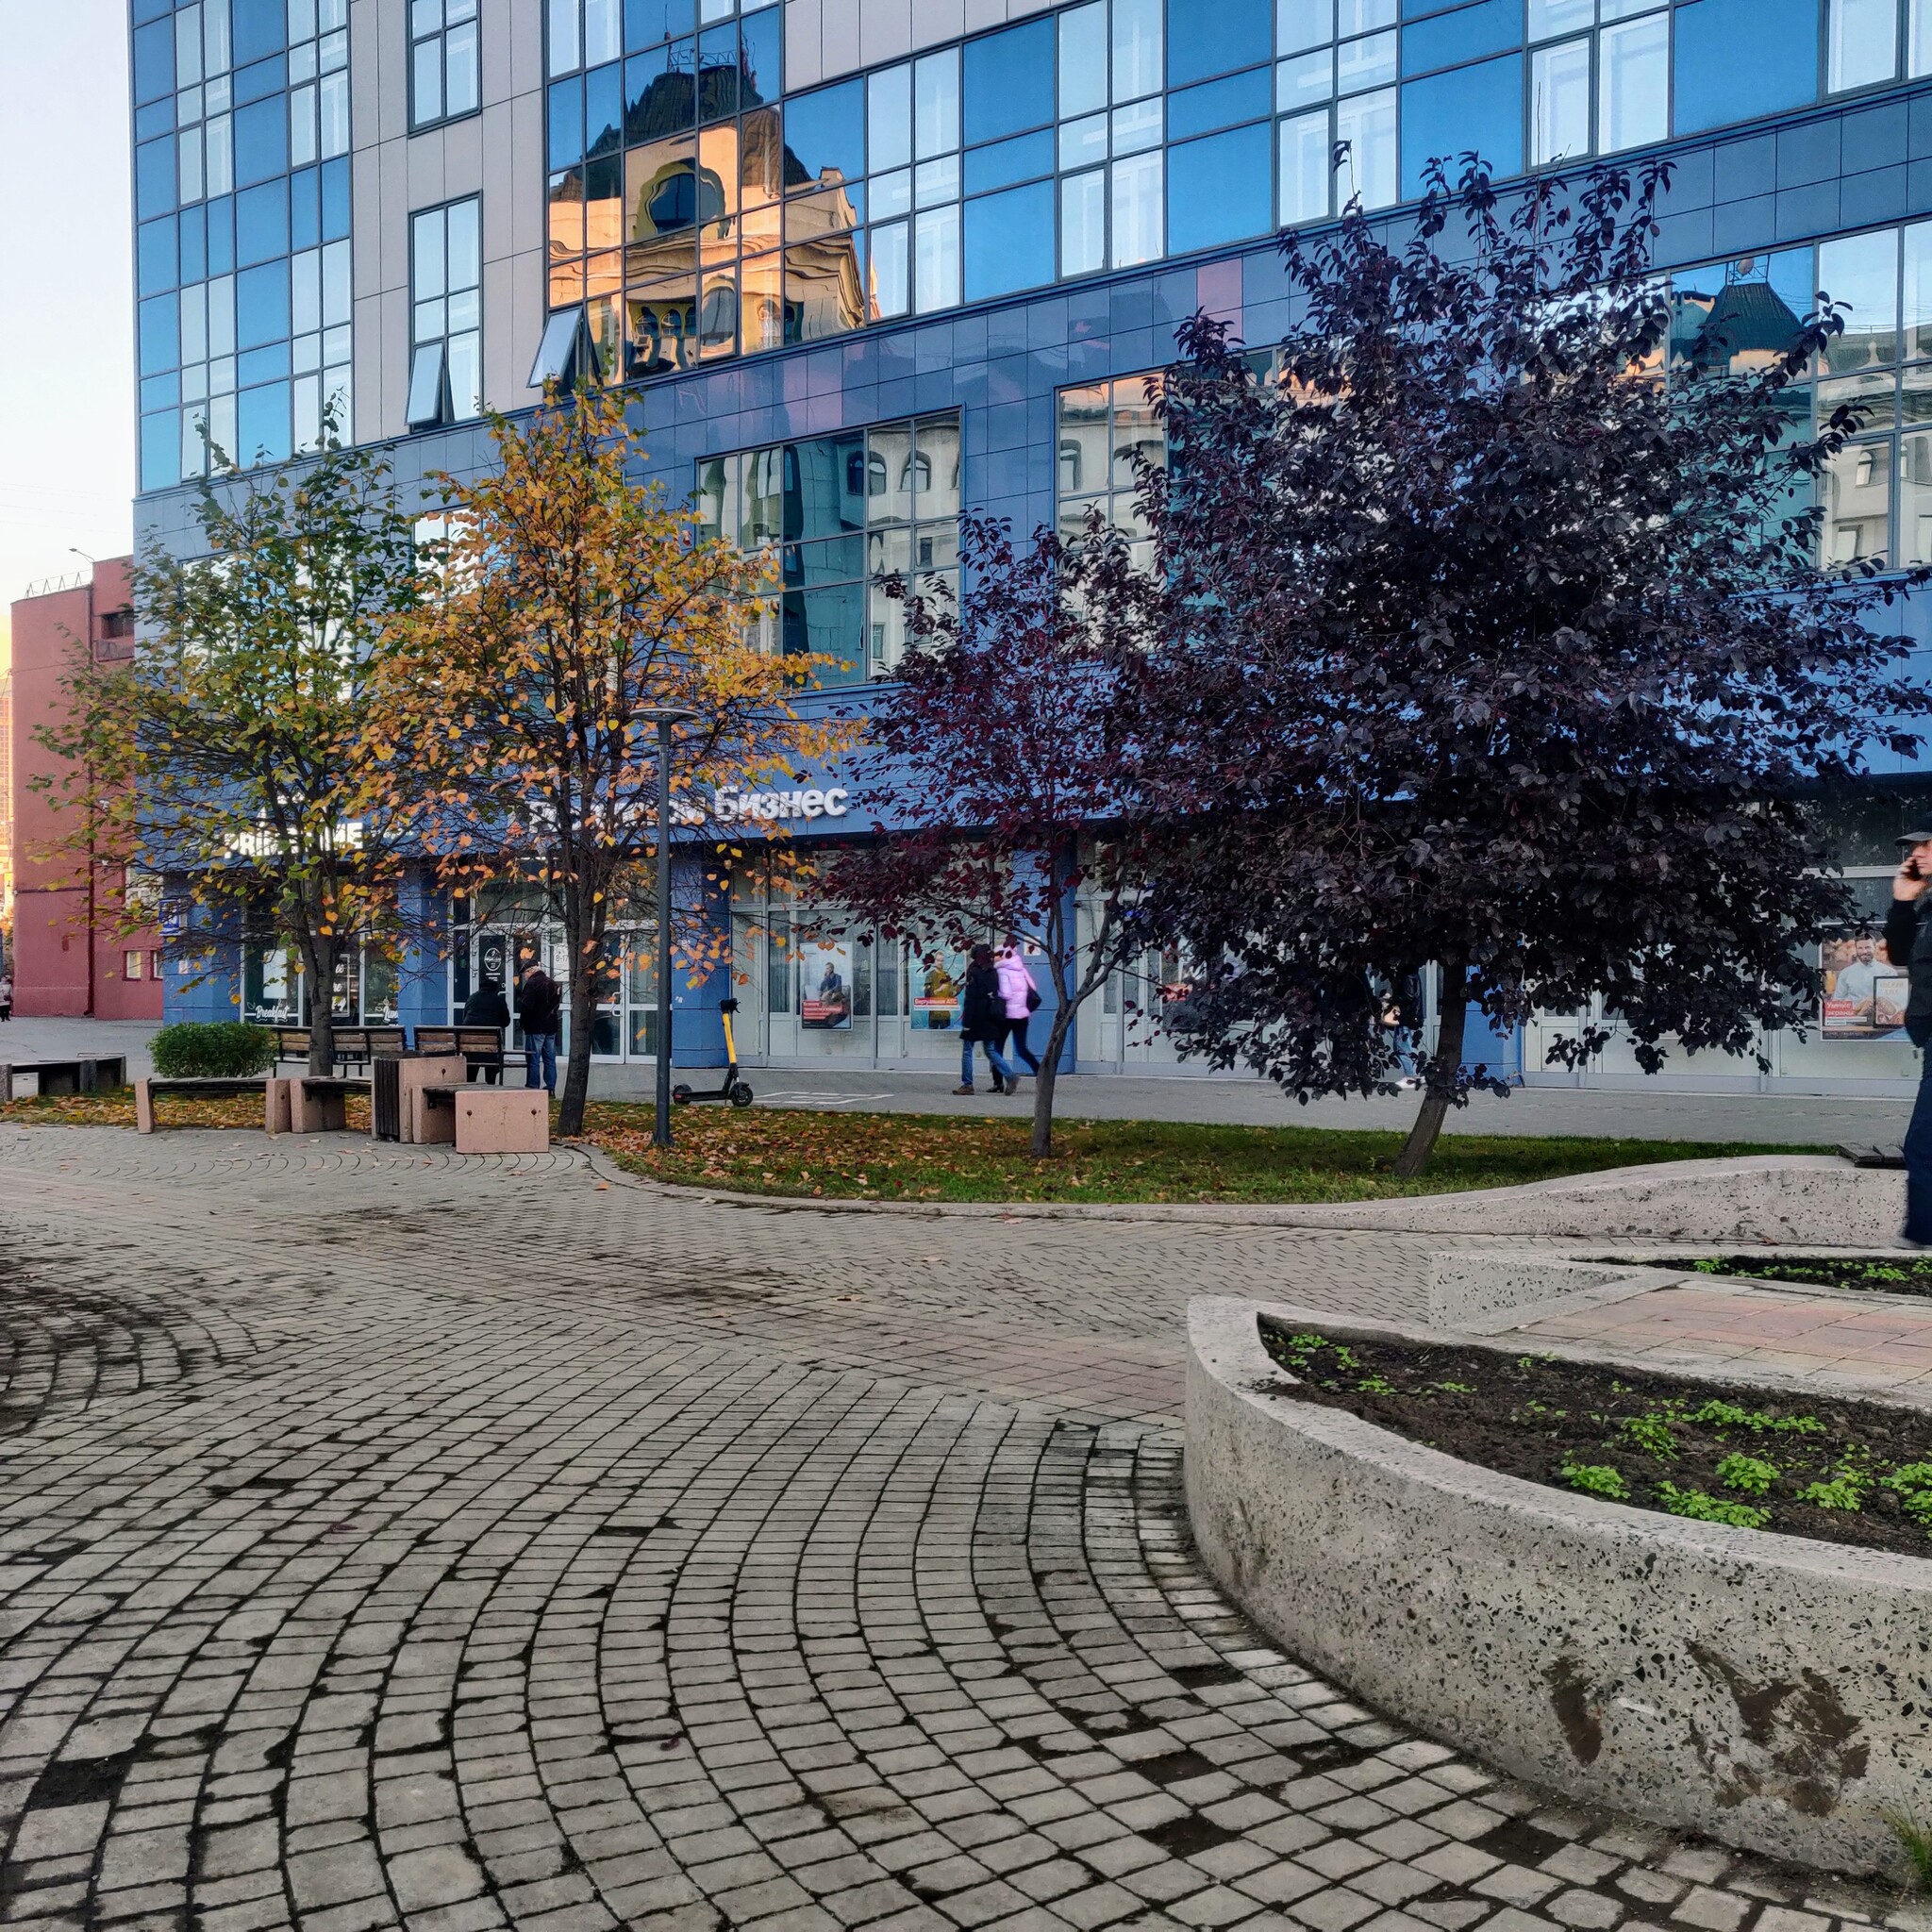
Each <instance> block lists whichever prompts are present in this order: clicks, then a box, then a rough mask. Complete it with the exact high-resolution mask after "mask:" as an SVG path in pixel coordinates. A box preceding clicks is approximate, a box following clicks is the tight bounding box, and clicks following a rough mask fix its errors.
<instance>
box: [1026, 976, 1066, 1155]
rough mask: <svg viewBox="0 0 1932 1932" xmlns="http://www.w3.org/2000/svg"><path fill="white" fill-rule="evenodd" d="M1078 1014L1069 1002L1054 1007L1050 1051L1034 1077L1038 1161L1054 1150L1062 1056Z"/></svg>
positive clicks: (1035, 1142) (1047, 1035) (1034, 1111)
mask: <svg viewBox="0 0 1932 1932" xmlns="http://www.w3.org/2000/svg"><path fill="white" fill-rule="evenodd" d="M1073 1021H1074V1015H1073V1011H1072V1009H1071V1008H1068V1007H1066V1006H1065V1005H1061V1006H1058V1007H1056V1008H1054V1013H1053V1024H1052V1025H1051V1026H1050V1027H1048V1028H1047V1032H1046V1051H1045V1053H1043V1054H1042V1055H1041V1058H1040V1071H1039V1073H1037V1074H1035V1075H1034V1076H1033V1147H1032V1154H1033V1158H1034V1159H1035V1160H1044V1159H1045V1158H1047V1156H1048V1155H1050V1154H1051V1153H1052V1152H1053V1088H1054V1082H1055V1081H1056V1080H1058V1078H1059V1074H1060V1055H1061V1053H1062V1052H1063V1051H1064V1050H1065V1047H1066V1043H1067V1035H1068V1033H1069V1032H1070V1031H1071V1030H1072V1028H1073Z"/></svg>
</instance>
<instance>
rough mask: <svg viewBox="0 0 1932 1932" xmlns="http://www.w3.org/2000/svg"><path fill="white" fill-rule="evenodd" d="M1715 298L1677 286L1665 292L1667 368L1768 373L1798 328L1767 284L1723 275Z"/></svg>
mask: <svg viewBox="0 0 1932 1932" xmlns="http://www.w3.org/2000/svg"><path fill="white" fill-rule="evenodd" d="M1801 326H1802V323H1801V321H1800V318H1799V317H1798V316H1797V315H1795V314H1793V313H1792V311H1791V308H1790V304H1789V303H1788V302H1787V301H1786V300H1785V298H1784V297H1783V296H1782V295H1780V294H1779V293H1778V291H1776V290H1775V289H1774V288H1773V287H1772V286H1771V284H1770V282H1768V281H1765V280H1762V279H1758V278H1756V277H1753V276H1749V275H1740V274H1739V272H1738V271H1737V270H1736V269H1735V268H1730V269H1726V270H1724V282H1723V284H1722V286H1721V287H1720V288H1719V289H1718V291H1717V292H1716V293H1715V294H1707V293H1705V292H1704V291H1700V290H1699V289H1697V288H1695V287H1694V286H1688V285H1686V284H1685V283H1682V282H1680V283H1678V284H1677V285H1675V286H1674V287H1673V289H1672V291H1671V347H1670V355H1671V368H1672V369H1673V371H1675V372H1681V373H1686V374H1689V373H1692V372H1694V373H1696V374H1697V375H1752V374H1755V373H1756V372H1757V371H1758V370H1761V369H1769V368H1770V367H1771V366H1772V364H1773V363H1774V362H1775V361H1776V360H1777V359H1778V358H1780V357H1781V356H1782V355H1783V354H1784V353H1785V351H1786V350H1787V349H1788V348H1790V345H1791V341H1792V339H1793V338H1794V337H1795V336H1796V335H1797V333H1798V330H1799V328H1800V327H1801Z"/></svg>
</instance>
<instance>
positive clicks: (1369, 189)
mask: <svg viewBox="0 0 1932 1932" xmlns="http://www.w3.org/2000/svg"><path fill="white" fill-rule="evenodd" d="M1335 139H1336V142H1337V144H1338V145H1343V146H1345V147H1346V149H1347V152H1346V153H1345V154H1344V155H1343V156H1342V158H1341V170H1340V174H1341V194H1342V197H1343V199H1344V200H1350V199H1353V198H1354V197H1355V196H1357V195H1359V196H1360V197H1361V204H1362V206H1363V207H1364V208H1392V207H1393V206H1394V204H1395V201H1396V198H1397V184H1398V169H1397V165H1396V150H1395V90H1394V89H1393V88H1390V89H1388V90H1387V91H1386V92H1382V93H1374V94H1357V96H1356V97H1355V98H1354V99H1353V100H1347V101H1343V102H1342V103H1341V105H1340V106H1339V107H1338V108H1336V110H1335Z"/></svg>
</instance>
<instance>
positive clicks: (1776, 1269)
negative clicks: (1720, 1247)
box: [1650, 1255, 1932, 1295]
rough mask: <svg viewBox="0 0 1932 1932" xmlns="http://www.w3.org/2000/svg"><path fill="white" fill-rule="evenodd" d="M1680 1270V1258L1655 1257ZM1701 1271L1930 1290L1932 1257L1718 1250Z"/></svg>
mask: <svg viewBox="0 0 1932 1932" xmlns="http://www.w3.org/2000/svg"><path fill="white" fill-rule="evenodd" d="M1650 1265H1651V1266H1652V1267H1654V1268H1674V1269H1676V1270H1677V1271H1678V1272H1680V1273H1681V1272H1682V1270H1683V1267H1684V1264H1683V1262H1681V1261H1653V1262H1652V1263H1651V1264H1650ZM1691 1266H1692V1267H1693V1268H1695V1269H1696V1270H1697V1272H1698V1273H1699V1274H1740V1275H1742V1276H1743V1277H1744V1278H1745V1279H1746V1280H1748V1281H1799V1282H1804V1283H1806V1284H1807V1286H1809V1287H1812V1288H1862V1289H1868V1290H1873V1291H1876V1292H1878V1293H1881V1294H1924V1295H1932V1257H1927V1258H1924V1259H1921V1258H1920V1257H1918V1256H1916V1255H1853V1256H1848V1257H1840V1256H1835V1255H1834V1256H1816V1255H1804V1256H1798V1255H1793V1256H1791V1257H1789V1258H1786V1257H1781V1256H1778V1255H1714V1256H1712V1257H1710V1258H1709V1259H1708V1260H1707V1261H1693V1262H1692V1263H1691Z"/></svg>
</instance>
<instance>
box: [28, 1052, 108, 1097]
mask: <svg viewBox="0 0 1932 1932" xmlns="http://www.w3.org/2000/svg"><path fill="white" fill-rule="evenodd" d="M16 1074H32V1075H33V1076H34V1078H35V1080H36V1081H38V1082H39V1084H40V1091H41V1093H42V1095H47V1094H54V1093H96V1092H98V1091H100V1090H101V1089H102V1088H103V1087H125V1086H126V1084H127V1060H126V1057H125V1055H122V1054H83V1055H82V1056H81V1057H80V1058H78V1059H71V1060H15V1061H13V1062H12V1063H11V1064H10V1065H0V1106H4V1105H6V1103H7V1102H8V1101H10V1100H11V1099H12V1098H13V1081H14V1076H15V1075H16Z"/></svg>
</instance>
